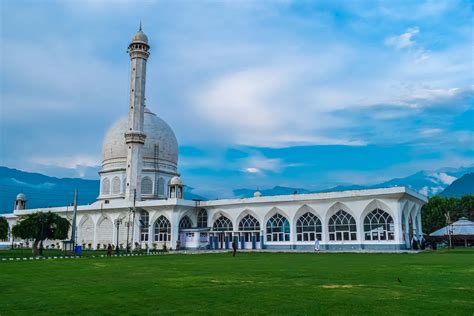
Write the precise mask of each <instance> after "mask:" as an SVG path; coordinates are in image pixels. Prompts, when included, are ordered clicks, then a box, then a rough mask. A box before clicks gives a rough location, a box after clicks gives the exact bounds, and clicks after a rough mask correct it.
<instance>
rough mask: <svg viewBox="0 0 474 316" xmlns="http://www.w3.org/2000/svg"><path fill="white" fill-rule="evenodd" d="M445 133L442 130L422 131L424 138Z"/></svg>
mask: <svg viewBox="0 0 474 316" xmlns="http://www.w3.org/2000/svg"><path fill="white" fill-rule="evenodd" d="M441 132H443V130H442V129H441V128H425V129H422V130H421V131H420V134H421V135H422V136H433V135H436V134H439V133H441Z"/></svg>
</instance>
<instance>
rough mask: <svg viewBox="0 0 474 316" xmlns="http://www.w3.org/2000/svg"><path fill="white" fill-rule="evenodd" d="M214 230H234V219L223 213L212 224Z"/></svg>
mask: <svg viewBox="0 0 474 316" xmlns="http://www.w3.org/2000/svg"><path fill="white" fill-rule="evenodd" d="M212 230H214V231H232V230H233V225H232V221H231V220H230V219H229V218H228V217H226V216H224V215H223V214H220V215H219V217H218V218H217V219H216V220H215V221H214V224H213V225H212Z"/></svg>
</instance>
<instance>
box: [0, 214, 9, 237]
mask: <svg viewBox="0 0 474 316" xmlns="http://www.w3.org/2000/svg"><path fill="white" fill-rule="evenodd" d="M7 238H8V222H7V220H6V219H5V217H1V216H0V240H5V239H7Z"/></svg>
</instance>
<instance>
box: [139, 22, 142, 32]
mask: <svg viewBox="0 0 474 316" xmlns="http://www.w3.org/2000/svg"><path fill="white" fill-rule="evenodd" d="M138 30H139V31H141V30H142V20H140V28H139V29H138Z"/></svg>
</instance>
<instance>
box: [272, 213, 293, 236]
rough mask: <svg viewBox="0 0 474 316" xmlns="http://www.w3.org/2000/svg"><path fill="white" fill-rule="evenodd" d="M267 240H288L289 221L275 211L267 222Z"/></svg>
mask: <svg viewBox="0 0 474 316" xmlns="http://www.w3.org/2000/svg"><path fill="white" fill-rule="evenodd" d="M267 241H275V242H281V241H290V223H289V222H288V220H287V219H286V218H285V217H284V216H282V215H280V214H278V213H276V214H275V215H273V216H272V217H271V218H270V219H269V220H268V222H267Z"/></svg>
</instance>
